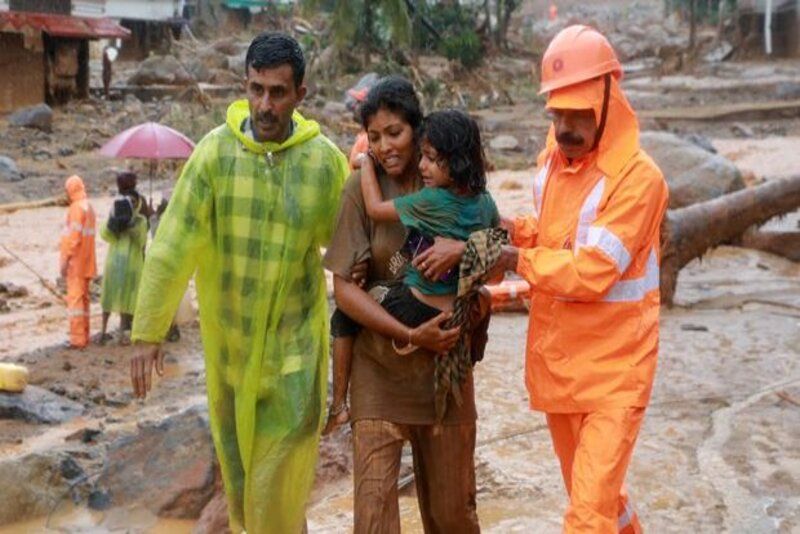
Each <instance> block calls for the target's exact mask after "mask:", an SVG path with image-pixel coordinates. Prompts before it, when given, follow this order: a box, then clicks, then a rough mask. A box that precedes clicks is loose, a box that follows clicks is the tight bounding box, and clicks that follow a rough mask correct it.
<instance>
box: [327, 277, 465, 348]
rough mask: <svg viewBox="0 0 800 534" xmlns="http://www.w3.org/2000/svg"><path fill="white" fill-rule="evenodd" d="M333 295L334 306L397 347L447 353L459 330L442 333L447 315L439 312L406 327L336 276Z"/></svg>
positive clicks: (352, 284)
mask: <svg viewBox="0 0 800 534" xmlns="http://www.w3.org/2000/svg"><path fill="white" fill-rule="evenodd" d="M333 293H334V298H335V299H336V305H337V306H338V307H339V309H340V310H342V311H343V312H344V313H346V314H347V315H348V316H349V317H350V318H351V319H353V320H354V321H355V322H357V323H359V324H360V325H362V326H363V327H365V328H369V329H370V330H373V331H375V332H377V333H379V334H381V335H383V336H386V337H389V338H392V339H394V340H395V341H396V342H397V343H398V344H402V345H405V344H406V343H408V342H409V340H410V341H411V343H412V344H414V345H417V346H419V347H423V348H425V349H428V350H430V351H432V352H435V353H437V354H439V353H442V352H447V351H448V350H450V348H452V346H453V345H455V343H456V341H457V340H458V334H459V329H458V328H457V327H456V328H452V329H450V330H442V329H441V324H442V323H443V322H444V321H446V320H447V319H448V318H449V317H450V314H449V313H446V312H442V313H440V314H439V315H438V316H436V317H435V318H433V319H431V320H430V321H428V322H426V323H423V324H421V325H419V326H418V327H416V328H410V327H408V326H406V325H404V324H403V323H401V322H400V321H398V320H397V319H395V318H394V317H392V315H391V314H390V313H389V312H387V311H386V310H385V309H383V307H382V306H381V305H380V304H378V303H377V302H375V300H374V299H373V298H372V297H370V296H369V294H368V293H367V292H365V291H364V290H363V289H361V288H360V287H358V286H357V285H356V284H355V283H353V282H350V281H348V280H346V279H344V278H342V277H340V276H338V275H334V277H333Z"/></svg>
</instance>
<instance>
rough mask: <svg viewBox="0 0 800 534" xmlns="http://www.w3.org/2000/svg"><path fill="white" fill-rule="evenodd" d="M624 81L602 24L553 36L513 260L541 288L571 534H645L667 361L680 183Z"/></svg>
mask: <svg viewBox="0 0 800 534" xmlns="http://www.w3.org/2000/svg"><path fill="white" fill-rule="evenodd" d="M621 76H622V68H621V66H620V63H619V61H618V60H617V57H616V54H615V53H614V50H613V49H612V48H611V45H610V44H609V43H608V41H607V40H606V38H605V37H603V36H602V35H601V34H600V33H598V32H597V31H595V30H593V29H591V28H588V27H586V26H570V27H568V28H565V29H564V30H562V31H561V32H560V33H559V34H558V35H556V36H555V38H554V39H553V41H552V42H551V43H550V45H549V47H548V48H547V50H546V52H545V54H544V57H543V60H542V76H541V80H542V86H541V93H547V95H548V97H547V109H548V110H549V112H550V113H551V115H552V122H553V124H552V127H551V129H550V132H549V134H548V138H547V145H546V147H545V149H544V150H543V151H542V153H541V154H540V155H539V159H538V169H537V174H536V177H535V179H534V185H533V206H532V211H533V214H532V215H531V216H529V217H523V218H519V219H516V220H514V221H505V224H506V225H507V227H508V229H509V230H510V233H511V234H512V235H511V238H512V246H509V247H506V248H505V249H504V251H503V254H502V257H501V261H500V269H503V270H510V271H516V272H517V273H519V274H520V275H521V276H522V277H523V278H525V280H527V281H528V283H529V284H530V286H531V308H530V319H529V326H528V339H527V356H526V369H525V375H526V385H527V388H528V392H529V394H530V405H531V408H533V409H534V410H539V411H543V412H545V414H546V416H547V424H548V426H549V428H550V434H551V437H552V440H553V446H554V448H555V452H556V455H557V456H558V459H559V461H560V463H561V472H562V476H563V478H564V484H565V486H566V489H567V493H568V494H569V507H568V509H567V511H566V515H565V517H564V532H569V533H572V532H592V533H616V532H626V533H627V532H641V527H640V525H639V521H638V519H637V517H636V514H635V512H634V508H633V505H632V504H631V502H630V500H629V499H628V497H627V494H626V491H625V489H624V480H625V473H626V471H627V468H628V464H629V463H630V459H631V455H632V453H633V447H634V443H635V442H636V438H637V436H638V434H639V429H640V428H641V425H642V419H643V417H644V411H645V407H646V406H647V404H648V402H649V400H650V392H651V389H652V386H653V378H654V374H655V369H656V358H657V353H658V318H659V298H660V297H659V258H660V244H659V227H660V225H661V221H662V219H663V217H664V213H665V211H666V207H667V196H668V190H667V185H666V182H665V181H664V178H663V176H662V174H661V171H660V170H659V169H658V167H657V166H656V164H655V163H654V162H653V160H652V159H650V157H649V156H648V155H647V154H645V152H644V151H643V150H642V149H641V148H640V147H639V127H638V123H637V120H636V115H635V113H634V111H633V109H632V108H631V106H630V104H629V103H628V100H627V99H626V98H625V95H624V94H623V92H622V89H621V88H620V85H619V80H620V78H621Z"/></svg>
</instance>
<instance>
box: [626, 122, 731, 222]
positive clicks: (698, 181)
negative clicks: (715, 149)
mask: <svg viewBox="0 0 800 534" xmlns="http://www.w3.org/2000/svg"><path fill="white" fill-rule="evenodd" d="M640 142H641V146H642V148H643V149H644V150H645V151H646V152H647V153H648V154H649V155H650V156H651V157H652V158H653V159H654V160H655V162H656V164H658V166H659V167H660V168H661V172H663V173H664V177H665V178H666V180H667V183H668V184H669V191H670V194H669V197H670V198H669V207H670V208H681V207H684V206H689V205H691V204H695V203H697V202H703V201H706V200H711V199H712V198H716V197H719V196H722V195H725V194H727V193H731V192H733V191H737V190H739V189H742V188H743V187H744V186H745V184H744V180H743V179H742V173H741V172H740V171H739V169H738V168H737V167H736V166H735V165H734V164H733V163H732V162H731V161H729V160H727V159H725V158H724V157H722V156H720V155H719V154H711V153H709V152H708V151H706V150H704V149H702V148H700V147H699V146H696V145H694V144H693V143H691V142H689V141H686V140H685V139H681V138H680V137H678V136H677V135H675V134H672V133H669V132H643V133H642V134H641V137H640Z"/></svg>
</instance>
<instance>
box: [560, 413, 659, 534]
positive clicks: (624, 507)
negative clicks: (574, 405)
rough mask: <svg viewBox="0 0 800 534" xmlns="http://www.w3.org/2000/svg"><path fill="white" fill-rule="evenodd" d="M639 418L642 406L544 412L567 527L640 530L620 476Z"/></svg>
mask: <svg viewBox="0 0 800 534" xmlns="http://www.w3.org/2000/svg"><path fill="white" fill-rule="evenodd" d="M643 418H644V408H615V409H606V410H600V411H596V412H590V413H569V414H566V413H548V414H547V424H548V426H549V427H550V435H551V437H552V439H553V447H554V448H555V451H556V455H557V456H558V459H559V461H560V462H561V474H562V475H563V477H564V485H565V486H566V489H567V493H568V494H569V508H568V509H567V513H566V515H565V516H564V532H565V533H568V534H571V533H579V532H591V533H592V534H612V533H613V534H616V533H617V532H619V533H622V534H634V533H635V534H639V533H641V532H642V527H641V525H640V524H639V519H638V517H637V516H636V512H634V510H633V505H632V504H631V502H630V500H629V499H628V495H627V492H626V491H625V487H624V482H625V473H626V472H627V470H628V464H629V463H630V460H631V455H632V454H633V446H634V444H635V443H636V437H637V436H638V434H639V429H640V428H641V426H642V419H643Z"/></svg>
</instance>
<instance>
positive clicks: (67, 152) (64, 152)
mask: <svg viewBox="0 0 800 534" xmlns="http://www.w3.org/2000/svg"><path fill="white" fill-rule="evenodd" d="M74 154H75V150H73V149H72V148H71V147H68V146H62V147H61V148H59V149H58V155H59V156H61V157H62V158H65V157H67V156H72V155H74Z"/></svg>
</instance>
